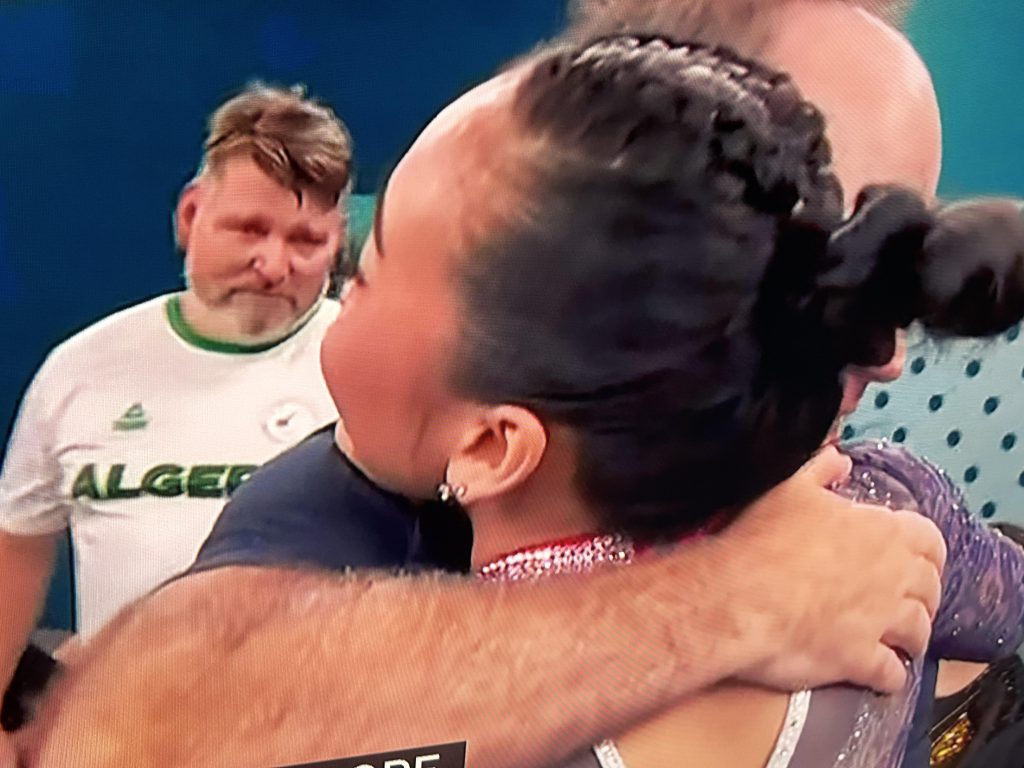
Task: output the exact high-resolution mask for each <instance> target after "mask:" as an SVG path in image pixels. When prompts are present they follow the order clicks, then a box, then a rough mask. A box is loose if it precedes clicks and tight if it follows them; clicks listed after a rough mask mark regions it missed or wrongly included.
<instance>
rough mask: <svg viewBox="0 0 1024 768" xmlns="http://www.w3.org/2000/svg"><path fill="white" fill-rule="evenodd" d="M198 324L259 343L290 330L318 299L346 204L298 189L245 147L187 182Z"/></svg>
mask: <svg viewBox="0 0 1024 768" xmlns="http://www.w3.org/2000/svg"><path fill="white" fill-rule="evenodd" d="M176 223H177V232H178V240H179V243H180V244H181V246H182V247H183V248H184V249H185V272H186V276H187V279H188V289H187V290H186V292H185V294H184V295H183V297H182V308H183V311H184V313H185V318H186V320H187V321H188V322H189V324H190V325H191V326H192V327H193V328H194V329H195V330H197V331H198V332H199V333H201V334H203V335H206V336H210V337H213V338H216V339H220V340H225V341H236V342H242V343H260V342H265V341H270V340H273V339H275V338H279V337H281V336H284V335H286V334H287V333H288V331H290V330H291V329H292V328H293V327H294V326H295V325H296V324H297V323H299V322H300V321H301V320H302V319H303V318H304V317H305V316H306V315H307V314H308V313H309V311H310V310H311V309H312V308H313V307H314V306H315V304H316V303H317V301H318V300H319V299H320V297H321V296H322V295H323V292H324V289H325V287H326V285H327V277H328V273H329V272H330V270H331V267H332V266H333V264H334V258H335V254H336V253H337V252H338V248H339V244H340V242H341V237H342V233H343V229H344V227H343V221H342V217H341V213H340V211H339V209H338V207H337V206H335V205H331V204H325V203H324V202H323V201H321V200H319V199H318V198H317V197H316V196H314V195H310V194H306V195H301V196H298V195H296V193H295V192H294V191H292V190H289V189H286V188H285V187H282V186H281V185H280V184H278V183H277V182H276V181H274V180H273V179H272V178H271V177H270V176H268V175H267V174H266V173H264V172H263V171H262V170H261V169H260V168H259V166H258V165H257V164H256V163H255V161H253V160H251V159H250V158H248V157H245V156H237V157H231V158H229V159H228V160H227V161H226V162H225V163H224V167H223V168H221V169H220V170H219V171H218V172H216V173H214V172H209V171H208V172H206V173H204V174H203V175H201V176H199V178H198V179H196V181H194V182H193V183H192V184H190V185H189V186H188V187H186V188H185V191H184V192H183V193H182V195H181V199H180V201H179V203H178V208H177V212H176Z"/></svg>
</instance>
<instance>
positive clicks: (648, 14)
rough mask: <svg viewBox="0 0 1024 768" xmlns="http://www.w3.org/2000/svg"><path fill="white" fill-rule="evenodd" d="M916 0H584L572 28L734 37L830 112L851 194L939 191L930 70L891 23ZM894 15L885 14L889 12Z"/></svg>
mask: <svg viewBox="0 0 1024 768" xmlns="http://www.w3.org/2000/svg"><path fill="white" fill-rule="evenodd" d="M909 5H910V2H909V0H759V1H758V2H755V0H578V1H577V2H576V3H575V4H574V6H573V9H572V10H573V17H572V22H571V25H570V27H569V29H568V30H567V35H569V36H572V37H593V36H597V35H603V34H611V33H614V32H622V31H626V32H632V33H637V34H661V35H667V36H669V37H673V38H676V39H679V40H695V41H700V42H703V43H706V44H709V45H726V46H728V47H730V48H732V49H734V50H736V51H737V52H738V53H740V54H741V55H743V56H746V57H749V58H753V59H759V60H761V61H763V62H764V63H765V64H767V65H769V66H771V67H773V68H775V69H779V70H783V71H786V72H789V73H790V74H791V75H792V76H793V79H794V80H795V81H796V83H797V85H798V86H799V87H800V89H801V91H803V94H804V96H805V97H806V98H807V99H808V100H809V101H811V102H813V103H814V104H815V105H816V106H817V107H818V108H819V109H821V111H822V112H823V113H824V114H825V117H826V119H827V120H828V125H829V130H828V135H829V140H830V141H831V143H832V147H833V152H834V157H835V165H836V170H837V173H838V175H839V178H840V180H841V181H842V183H843V186H844V188H845V189H846V192H847V196H848V198H849V199H850V200H851V201H852V200H853V198H854V197H855V196H856V193H857V192H858V191H859V190H860V189H862V188H863V187H864V186H865V185H867V184H870V183H878V182H898V183H901V184H904V185H907V186H910V187H912V188H913V189H915V190H916V191H918V192H919V193H921V194H923V195H926V196H931V195H933V194H934V192H935V188H936V185H937V183H938V177H939V170H940V165H941V144H942V142H941V127H940V122H939V109H938V101H937V99H936V96H935V90H934V87H933V85H932V81H931V77H930V76H929V74H928V70H927V68H926V67H925V65H924V63H923V62H922V61H921V59H920V57H919V56H918V55H917V53H916V51H915V50H914V48H913V46H911V45H910V43H909V41H908V40H907V39H906V38H905V37H904V36H903V35H902V34H901V33H900V32H899V31H898V30H897V29H896V28H895V27H894V26H892V23H898V22H900V21H902V19H903V17H904V16H905V14H906V11H907V9H908V7H909ZM882 18H884V19H885V20H886V21H888V22H891V23H885V22H883V21H882V20H881V19H882Z"/></svg>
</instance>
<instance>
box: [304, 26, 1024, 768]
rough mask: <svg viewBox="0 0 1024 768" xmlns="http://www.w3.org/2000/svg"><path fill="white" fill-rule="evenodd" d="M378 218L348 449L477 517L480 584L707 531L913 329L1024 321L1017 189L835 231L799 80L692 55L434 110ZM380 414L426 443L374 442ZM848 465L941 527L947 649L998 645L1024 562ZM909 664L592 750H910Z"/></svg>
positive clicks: (911, 198) (574, 54)
mask: <svg viewBox="0 0 1024 768" xmlns="http://www.w3.org/2000/svg"><path fill="white" fill-rule="evenodd" d="M430 188H435V189H437V190H442V189H443V190H445V191H446V192H452V191H453V190H454V191H455V194H454V195H451V194H446V195H445V196H444V198H443V199H444V201H445V202H444V204H443V205H441V204H439V202H438V201H439V200H440V199H442V196H441V195H440V194H426V193H425V190H428V189H430ZM378 210H379V211H380V214H379V217H378V219H377V221H376V223H375V224H376V225H375V230H374V237H373V239H372V242H371V243H369V244H368V245H367V246H366V248H365V250H364V252H363V260H362V263H361V264H360V265H359V267H358V269H357V270H356V271H355V273H354V274H353V277H352V280H351V281H350V283H349V287H348V290H347V292H346V295H345V300H344V306H343V312H342V320H341V321H340V322H338V323H336V324H335V325H334V326H333V328H332V330H331V331H330V332H329V333H328V336H327V338H326V340H325V343H324V347H323V351H322V360H323V365H324V371H325V376H326V378H327V381H328V384H329V386H331V388H332V394H333V396H334V398H335V401H336V403H337V404H338V406H339V410H340V413H341V415H342V418H343V420H344V424H343V425H342V426H341V427H339V431H338V441H339V444H340V445H341V446H342V447H343V449H344V450H345V452H346V453H347V454H348V455H349V456H350V457H351V458H352V460H353V461H354V462H355V463H356V464H357V465H359V466H360V467H361V468H362V469H363V470H364V471H365V472H366V473H367V475H368V476H370V477H371V478H373V479H374V480H376V481H377V482H378V483H380V484H382V485H383V486H385V487H388V488H391V489H393V490H396V491H398V492H401V493H404V494H407V495H410V496H425V495H427V494H428V493H429V492H430V490H431V489H432V488H434V487H437V486H438V485H439V487H440V489H441V493H442V495H443V496H444V497H445V498H449V499H451V500H453V501H456V502H458V503H460V504H461V505H462V506H463V507H464V508H465V509H466V511H467V512H468V514H469V516H470V518H471V520H472V523H473V528H474V548H473V564H474V567H475V568H476V569H477V570H478V572H479V573H480V575H481V576H482V577H483V578H488V579H522V578H535V577H538V576H544V575H551V574H557V573H572V572H579V571H582V570H589V569H591V568H594V567H598V566H600V565H602V564H605V563H612V564H614V563H624V562H629V561H630V560H632V559H634V558H638V557H643V556H645V555H644V552H645V550H646V549H647V548H649V547H651V546H652V545H657V544H660V543H663V542H669V541H676V540H679V539H681V538H684V539H685V538H687V537H692V536H693V535H694V534H695V533H705V534H706V533H708V532H710V533H711V535H713V530H714V528H715V527H716V526H721V525H727V524H728V522H729V517H730V514H731V513H732V511H733V510H737V509H740V508H742V507H743V505H745V504H747V503H749V502H750V501H751V500H752V499H754V498H756V497H757V496H758V495H760V494H761V493H763V492H765V491H767V490H768V489H769V488H771V487H772V486H773V485H775V484H776V483H778V482H780V481H781V480H783V479H784V478H786V477H787V476H789V475H790V474H792V473H793V472H794V471H796V469H797V468H798V467H799V466H800V465H801V464H803V463H804V462H805V461H806V460H807V459H808V457H809V456H810V455H811V454H812V453H813V452H814V451H815V450H817V449H818V448H819V446H820V445H821V443H822V441H823V440H825V439H826V436H827V435H828V434H829V430H830V426H831V425H832V423H833V421H834V419H835V417H836V414H837V411H838V408H839V406H840V401H841V398H842V394H843V387H844V382H846V381H847V380H848V379H850V378H852V377H854V376H855V371H856V370H857V369H858V368H860V367H870V366H880V365H884V364H886V363H887V362H888V361H889V360H890V359H891V358H892V357H893V355H894V354H895V352H896V349H895V339H896V331H897V329H902V328H906V327H907V326H909V325H910V324H911V323H913V322H919V323H921V324H922V325H923V326H924V327H925V328H926V329H928V330H930V331H931V332H933V333H935V334H938V335H955V336H975V337H984V336H988V335H992V334H995V333H998V332H1000V331H1002V330H1004V329H1005V328H1007V327H1009V326H1010V325H1011V324H1013V323H1015V322H1017V321H1019V320H1020V319H1021V316H1022V315H1024V219H1022V217H1021V214H1020V210H1019V208H1018V207H1017V205H1016V204H1015V203H1013V202H1010V201H1001V200H988V201H977V202H970V203H966V204H961V205H957V206H950V207H946V208H940V209H938V210H930V209H929V208H928V207H927V206H926V205H925V203H924V202H923V201H922V200H921V199H920V198H919V197H918V196H917V195H915V194H914V193H912V192H909V191H906V190H902V189H899V188H895V187H875V188H869V189H866V190H864V191H862V192H861V194H860V195H859V196H858V198H857V201H856V204H855V206H854V210H853V213H852V214H851V215H850V216H849V217H848V218H844V205H843V194H842V190H841V188H840V185H839V183H838V182H837V180H836V178H835V176H834V175H833V173H832V171H831V169H830V149H829V144H828V142H827V140H826V138H825V125H824V121H823V118H822V117H821V115H820V114H819V113H818V112H817V110H816V109H814V107H813V106H811V105H810V104H808V103H807V102H805V101H804V100H803V99H802V98H801V96H800V94H799V92H798V91H797V89H796V88H795V86H794V85H793V84H792V82H791V81H790V80H789V78H788V77H786V76H785V75H781V74H778V73H774V72H770V71H767V70H765V69H763V68H762V67H760V66H758V65H756V64H754V63H752V62H749V61H744V60H741V59H738V58H737V57H735V56H733V55H732V54H731V53H729V52H728V51H725V50H707V49H704V48H702V47H701V46H699V45H678V44H675V43H672V42H669V41H667V40H661V39H637V38H633V37H626V36H623V37H613V38H605V39H601V40H598V41H596V42H593V43H591V44H589V45H586V46H582V47H573V46H563V47H556V48H553V49H550V50H547V51H545V52H541V53H539V54H537V55H536V56H535V57H533V58H532V59H531V60H530V61H528V62H527V63H525V64H522V65H520V66H518V67H516V68H514V69H512V70H510V71H509V72H506V73H505V74H504V75H502V76H500V77H498V78H496V79H495V80H492V81H490V82H489V83H487V84H485V85H484V86H481V87H480V88H478V89H476V90H475V91H473V92H471V93H470V94H469V95H467V96H465V97H463V99H461V100H459V101H458V102H456V103H455V105H453V106H452V107H450V108H448V109H447V110H445V111H444V112H443V113H442V114H441V115H440V116H439V117H438V118H437V119H436V120H435V121H434V122H433V123H432V124H431V125H430V126H429V127H428V128H427V129H426V130H425V131H424V132H423V134H422V135H421V136H420V137H419V139H418V140H417V141H416V143H415V144H414V145H413V147H412V149H411V150H410V151H409V153H408V154H407V155H406V156H405V157H404V159H403V160H402V162H401V163H400V164H399V166H398V167H397V168H396V170H395V172H394V174H393V176H392V177H391V180H390V183H389V186H388V188H387V190H386V194H385V196H384V198H383V201H382V203H381V205H380V207H379V208H378ZM424 296H429V297H431V298H430V300H429V301H430V304H429V307H428V309H429V312H430V315H431V318H432V322H431V323H430V324H424V323H422V322H420V318H421V317H422V313H423V311H424V309H425V306H424V301H425V300H424V298H423V297H424ZM368 340H372V342H369V341H368ZM368 343H372V345H373V350H372V351H371V350H370V349H369V348H368V346H367V344H368ZM388 413H390V414H392V416H391V419H390V421H391V422H392V423H394V424H395V425H408V424H413V423H414V424H417V425H418V429H417V430H415V432H414V433H413V434H410V433H409V431H408V430H407V429H404V428H403V429H399V428H397V426H396V428H394V429H389V428H386V427H385V428H382V425H384V424H387V423H388V421H389V419H386V418H384V414H388ZM850 455H851V458H852V459H853V461H854V465H855V471H854V476H853V480H852V482H851V483H850V484H849V486H848V487H846V488H844V489H843V491H844V492H846V493H849V494H851V495H853V496H857V497H861V498H864V499H870V500H882V501H884V502H886V503H890V504H893V505H895V506H900V507H906V508H914V509H918V510H919V511H920V512H921V513H922V514H925V515H928V516H929V517H931V518H932V519H933V520H935V521H936V522H937V523H938V524H939V526H940V528H941V529H942V530H943V532H944V534H945V535H946V537H947V543H948V546H949V549H950V553H951V554H950V565H949V572H948V575H947V578H946V590H945V594H944V595H943V607H942V609H940V613H939V615H938V617H937V618H936V627H935V635H934V637H935V645H933V649H934V648H935V647H936V646H937V647H938V648H939V649H940V652H941V654H942V655H950V656H954V657H958V658H994V657H996V656H999V655H1000V654H1005V653H1008V652H1011V651H1012V649H1013V648H1015V647H1016V646H1017V645H1018V644H1019V643H1020V641H1021V639H1022V637H1024V596H1022V594H1021V589H1022V586H1021V585H1022V583H1024V558H1022V553H1021V551H1020V549H1019V548H1017V547H1015V546H1013V545H1012V544H1010V543H1009V542H1008V541H1006V540H1003V539H1001V538H1000V537H999V536H998V535H996V534H993V533H990V532H989V531H988V530H987V529H985V528H984V527H983V526H981V525H979V524H977V522H976V521H975V520H974V519H973V518H972V517H971V516H970V514H969V513H968V512H967V511H966V510H965V509H964V508H963V504H962V500H961V498H960V496H959V494H958V493H957V491H956V489H955V488H954V487H953V486H952V485H951V484H950V483H949V481H948V480H947V479H946V477H945V476H944V475H943V474H942V473H941V472H940V471H938V470H936V469H935V468H933V467H932V466H931V465H930V464H927V463H926V462H923V461H920V460H917V459H915V458H914V457H913V456H911V455H910V454H908V453H907V452H906V451H904V450H902V449H898V448H895V447H889V446H885V445H866V446H856V447H854V448H852V449H851V450H850ZM806 533H807V532H794V535H806ZM684 546H700V541H699V540H695V541H691V542H689V543H685V544H684ZM850 577H851V579H853V578H856V574H851V575H850ZM694 587H695V588H713V585H694ZM921 620H922V621H927V617H926V616H925V615H924V614H922V616H921ZM908 665H909V666H910V667H911V671H912V674H911V675H910V683H909V684H908V686H907V687H906V689H905V690H904V691H903V692H902V693H901V694H898V695H896V696H892V697H886V698H883V697H878V696H875V695H873V694H869V693H866V692H862V691H859V690H855V689H852V688H842V687H836V688H830V689H825V690H817V691H814V692H809V691H805V692H801V693H798V694H794V695H793V696H790V697H787V696H785V695H781V694H775V693H770V692H766V691H760V690H755V689H753V688H749V687H740V686H723V687H720V688H718V689H716V690H714V691H713V692H712V693H710V694H708V695H705V696H701V697H697V698H695V699H692V700H690V701H687V702H685V703H684V704H681V705H680V706H679V708H677V709H676V710H673V711H670V712H668V713H665V714H664V716H662V717H660V718H658V719H656V720H654V721H652V722H648V723H645V724H642V725H640V726H638V727H636V728H633V729H628V728H626V729H624V732H623V734H621V735H620V736H619V737H617V738H616V739H614V740H613V741H609V742H606V743H605V744H602V745H599V746H598V747H595V749H594V750H593V751H592V752H588V753H587V754H583V755H580V756H579V759H578V761H577V762H576V763H574V765H580V766H594V765H604V766H612V765H622V764H625V765H628V766H630V768H636V767H637V766H640V767H641V768H642V767H643V766H652V765H679V764H680V756H681V755H684V756H685V757H686V758H687V760H686V762H687V763H692V764H695V765H702V766H718V765H721V766H743V765H750V766H762V765H766V764H767V765H769V766H781V765H793V766H815V768H819V767H820V766H825V765H843V766H848V765H857V766H873V767H876V768H877V767H881V766H896V765H898V764H899V763H900V761H901V758H902V754H903V750H904V748H905V742H906V732H907V727H908V725H909V722H910V718H911V715H912V712H913V708H914V705H915V703H916V697H917V692H918V688H917V685H918V683H919V679H920V677H919V673H920V662H919V661H914V662H910V661H908ZM596 704H597V703H596ZM625 725H626V724H624V726H625ZM738 725H742V728H741V729H738V728H737V726H738ZM737 730H740V731H741V732H742V734H743V737H742V738H737V735H738V734H737ZM791 761H792V762H791Z"/></svg>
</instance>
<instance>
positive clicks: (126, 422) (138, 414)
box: [114, 403, 149, 432]
mask: <svg viewBox="0 0 1024 768" xmlns="http://www.w3.org/2000/svg"><path fill="white" fill-rule="evenodd" d="M147 424H149V419H148V418H147V417H146V411H145V410H144V409H143V407H142V403H135V405H133V406H132V407H131V408H129V409H128V410H127V411H125V412H124V413H123V414H122V415H121V418H119V419H117V420H116V421H114V429H116V430H118V431H119V432H129V431H131V430H133V429H142V428H143V427H145V426H146V425H147Z"/></svg>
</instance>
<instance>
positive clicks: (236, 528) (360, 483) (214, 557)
mask: <svg viewBox="0 0 1024 768" xmlns="http://www.w3.org/2000/svg"><path fill="white" fill-rule="evenodd" d="M417 531H418V525H417V515H416V509H415V507H414V505H413V504H412V503H410V502H409V501H407V500H405V499H402V498H401V497H399V496H396V495H393V494H390V493H387V492H385V491H382V490H381V489H379V488H377V487H376V486H374V485H373V484H372V483H370V482H369V480H367V479H366V477H365V476H363V475H362V474H361V473H360V472H359V471H358V470H357V469H356V468H355V467H354V466H353V465H352V464H351V463H350V462H349V461H348V460H347V459H346V458H345V457H344V456H343V455H342V454H341V453H340V451H338V449H337V446H336V445H335V442H334V430H333V425H332V426H329V427H325V428H324V429H322V430H320V431H318V432H315V433H313V434H312V435H310V436H309V437H308V438H306V439H305V440H304V441H303V442H301V443H299V444H298V445H296V446H295V447H293V448H291V449H289V450H288V451H285V452H284V453H283V454H281V455H280V456H278V457H277V458H275V459H274V460H272V461H271V462H269V463H268V464H266V465H264V466H263V467H261V468H260V469H259V470H258V471H256V472H255V473H254V474H253V475H252V477H250V478H249V479H248V480H247V481H246V482H245V483H243V484H242V485H241V486H240V487H239V488H238V490H237V491H236V492H235V494H234V496H233V497H232V498H231V500H230V501H229V502H228V504H227V505H226V506H225V507H224V510H223V512H222V513H221V515H220V517H219V519H218V520H217V523H216V524H215V525H214V527H213V530H212V531H211V532H210V535H209V537H208V538H207V540H206V542H205V543H204V544H203V546H202V548H201V549H200V550H199V554H198V555H197V557H196V561H195V563H194V564H193V565H192V567H191V569H190V570H189V571H188V572H189V573H196V572H199V571H206V570H210V569H213V568H220V567H224V566H229V565H291V566H311V567H320V568H327V569H330V570H343V569H345V568H399V567H404V566H405V565H406V564H407V562H408V561H409V560H410V557H411V556H412V555H413V547H414V545H415V543H416V542H417V541H418V532H417Z"/></svg>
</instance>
